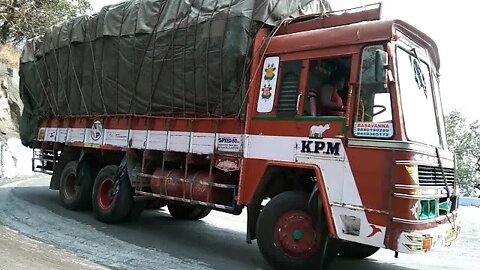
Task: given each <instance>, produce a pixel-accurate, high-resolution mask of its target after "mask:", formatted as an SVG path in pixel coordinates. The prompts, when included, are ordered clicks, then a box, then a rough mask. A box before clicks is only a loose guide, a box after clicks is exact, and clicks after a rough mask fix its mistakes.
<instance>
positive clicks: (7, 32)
mask: <svg viewBox="0 0 480 270" xmlns="http://www.w3.org/2000/svg"><path fill="white" fill-rule="evenodd" d="M90 9H91V6H90V1H89V0H0V43H1V44H5V43H7V42H12V43H14V44H18V43H21V42H23V41H25V39H29V38H32V37H35V36H38V35H41V34H43V33H44V32H45V30H46V29H48V28H49V27H50V26H52V25H55V24H57V23H59V22H62V21H65V20H67V19H70V18H73V17H75V16H77V15H79V14H84V13H86V12H87V11H88V10H90Z"/></svg>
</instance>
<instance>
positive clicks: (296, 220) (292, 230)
mask: <svg viewBox="0 0 480 270" xmlns="http://www.w3.org/2000/svg"><path fill="white" fill-rule="evenodd" d="M320 240H321V234H320V230H318V229H316V228H314V227H313V222H312V217H311V215H310V214H308V213H307V212H305V211H297V210H296V211H289V212H287V213H285V214H283V215H282V216H281V217H280V218H279V219H278V221H277V223H276V224H275V231H274V241H275V245H276V246H277V247H278V248H280V250H281V251H282V252H284V253H285V254H286V255H288V256H290V257H294V258H305V257H308V256H310V255H312V254H313V253H315V251H317V250H318V248H319V246H320Z"/></svg>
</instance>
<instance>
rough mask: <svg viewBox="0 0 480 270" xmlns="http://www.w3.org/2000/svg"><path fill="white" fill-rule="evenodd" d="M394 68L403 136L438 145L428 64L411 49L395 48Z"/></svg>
mask: <svg viewBox="0 0 480 270" xmlns="http://www.w3.org/2000/svg"><path fill="white" fill-rule="evenodd" d="M397 67H398V81H399V85H400V93H401V95H400V96H401V102H402V108H403V119H404V123H405V130H406V133H407V138H408V139H409V140H411V141H416V142H420V143H425V144H429V145H433V146H440V136H439V132H438V131H439V128H438V122H437V118H436V114H435V101H434V98H433V92H432V83H431V78H430V71H429V67H428V65H427V64H426V63H425V62H423V61H421V60H420V59H419V58H418V57H416V55H415V52H414V51H411V52H409V51H407V50H405V49H403V48H401V47H397Z"/></svg>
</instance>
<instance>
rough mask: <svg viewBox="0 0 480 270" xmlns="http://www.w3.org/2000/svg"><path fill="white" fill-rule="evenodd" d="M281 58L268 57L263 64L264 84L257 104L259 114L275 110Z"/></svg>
mask: <svg viewBox="0 0 480 270" xmlns="http://www.w3.org/2000/svg"><path fill="white" fill-rule="evenodd" d="M279 64H280V57H278V56H274V57H267V58H266V59H265V62H264V64H263V75H262V82H261V84H260V94H259V97H258V103H257V112H260V113H269V112H271V111H272V110H273V102H274V100H275V92H276V89H277V79H278V76H277V75H278V67H279Z"/></svg>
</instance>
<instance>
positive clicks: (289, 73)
mask: <svg viewBox="0 0 480 270" xmlns="http://www.w3.org/2000/svg"><path fill="white" fill-rule="evenodd" d="M301 68H302V61H300V60H297V61H288V62H284V63H283V64H282V71H281V81H280V88H279V95H278V101H277V113H279V114H289V115H290V114H291V115H295V114H296V113H297V102H298V94H299V89H298V87H299V84H300V72H301Z"/></svg>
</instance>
